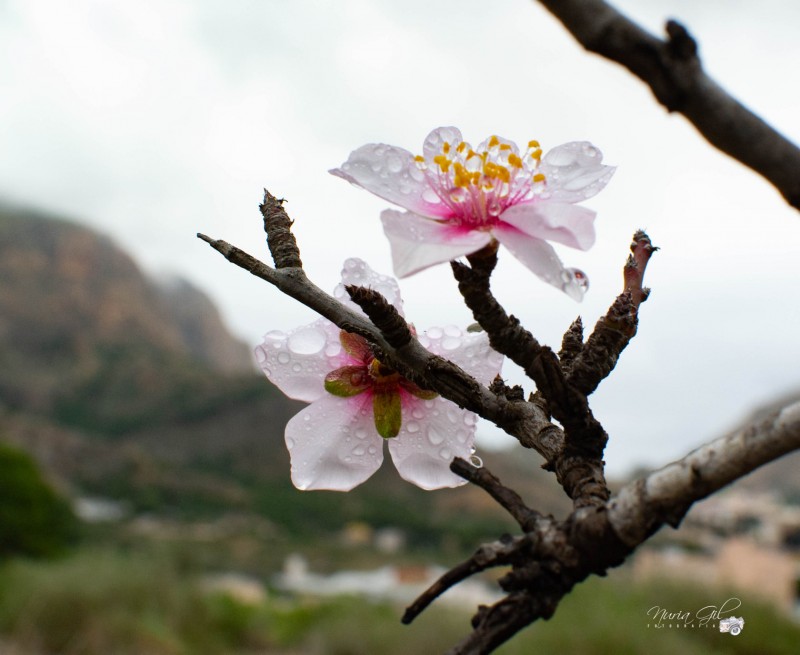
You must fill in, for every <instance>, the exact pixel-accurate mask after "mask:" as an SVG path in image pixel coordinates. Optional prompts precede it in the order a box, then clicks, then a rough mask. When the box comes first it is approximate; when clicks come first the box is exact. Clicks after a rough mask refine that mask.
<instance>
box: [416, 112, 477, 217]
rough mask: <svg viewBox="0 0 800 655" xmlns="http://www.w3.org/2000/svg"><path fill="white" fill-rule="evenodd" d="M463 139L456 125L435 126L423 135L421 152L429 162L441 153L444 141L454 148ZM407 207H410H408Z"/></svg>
mask: <svg viewBox="0 0 800 655" xmlns="http://www.w3.org/2000/svg"><path fill="white" fill-rule="evenodd" d="M463 140H464V139H463V137H462V136H461V130H459V129H458V128H457V127H452V126H447V127H437V128H436V129H435V130H431V132H430V133H429V134H428V136H426V137H425V141H424V142H423V144H422V154H423V156H424V157H425V159H426V160H427V161H428V162H429V163H430V162H432V161H433V158H434V157H436V155H438V154H441V152H442V147H443V146H444V144H445V143H449V144H450V147H451V148H453V149H455V148H457V147H458V144H459V143H461V142H462V141H463ZM408 209H411V208H410V207H409V208H408Z"/></svg>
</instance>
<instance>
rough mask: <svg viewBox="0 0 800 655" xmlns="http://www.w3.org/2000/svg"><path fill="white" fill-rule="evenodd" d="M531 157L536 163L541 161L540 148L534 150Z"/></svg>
mask: <svg viewBox="0 0 800 655" xmlns="http://www.w3.org/2000/svg"><path fill="white" fill-rule="evenodd" d="M531 157H533V159H535V160H536V161H541V159H542V149H541V148H537V149H536V150H534V151H533V152H532V153H531Z"/></svg>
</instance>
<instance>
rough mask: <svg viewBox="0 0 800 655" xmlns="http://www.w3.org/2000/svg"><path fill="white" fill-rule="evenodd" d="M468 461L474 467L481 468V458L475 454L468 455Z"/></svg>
mask: <svg viewBox="0 0 800 655" xmlns="http://www.w3.org/2000/svg"><path fill="white" fill-rule="evenodd" d="M469 463H470V464H472V465H473V466H474V467H475V468H476V469H481V468H483V460H482V459H481V458H480V457H478V456H477V455H470V457H469Z"/></svg>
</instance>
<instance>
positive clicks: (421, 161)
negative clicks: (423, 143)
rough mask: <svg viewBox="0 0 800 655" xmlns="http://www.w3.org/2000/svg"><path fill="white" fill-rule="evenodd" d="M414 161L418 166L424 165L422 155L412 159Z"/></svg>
mask: <svg viewBox="0 0 800 655" xmlns="http://www.w3.org/2000/svg"><path fill="white" fill-rule="evenodd" d="M414 161H415V162H418V163H420V164H424V163H425V157H423V156H422V155H417V156H416V157H414Z"/></svg>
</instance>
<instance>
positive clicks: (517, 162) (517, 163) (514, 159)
mask: <svg viewBox="0 0 800 655" xmlns="http://www.w3.org/2000/svg"><path fill="white" fill-rule="evenodd" d="M508 163H509V164H511V165H512V166H513V167H514V168H522V160H521V159H520V158H519V155H515V154H514V153H513V152H512V153H511V154H510V155H509V156H508Z"/></svg>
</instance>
